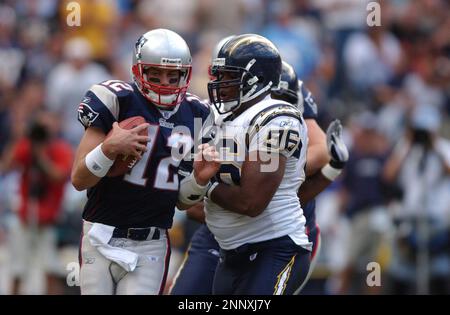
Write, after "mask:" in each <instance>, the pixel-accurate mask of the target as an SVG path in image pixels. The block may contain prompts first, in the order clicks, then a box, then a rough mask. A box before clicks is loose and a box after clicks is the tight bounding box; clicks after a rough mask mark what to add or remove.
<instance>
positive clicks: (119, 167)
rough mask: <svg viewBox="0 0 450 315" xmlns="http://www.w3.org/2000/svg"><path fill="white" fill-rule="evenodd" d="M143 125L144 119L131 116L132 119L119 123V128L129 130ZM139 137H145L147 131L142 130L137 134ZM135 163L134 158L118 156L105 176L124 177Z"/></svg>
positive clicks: (135, 159)
mask: <svg viewBox="0 0 450 315" xmlns="http://www.w3.org/2000/svg"><path fill="white" fill-rule="evenodd" d="M143 123H146V121H145V118H144V117H142V116H133V117H130V118H127V119H125V120H122V121H121V122H119V127H120V128H122V129H126V130H129V129H133V128H134V127H137V126H139V125H141V124H143ZM111 134H112V130H111V131H110V132H109V133H108V135H107V136H106V138H108V137H109V136H110V135H111ZM139 135H141V136H146V135H147V130H146V129H144V130H142V131H141V132H140V133H139ZM137 161H138V159H137V158H136V157H135V156H132V155H123V154H119V155H118V156H117V158H116V160H115V161H114V164H113V165H112V166H111V168H110V169H109V171H108V173H107V174H106V176H108V177H115V176H121V175H124V174H126V173H128V172H129V171H130V170H131V169H132V168H133V167H134V165H136V162H137Z"/></svg>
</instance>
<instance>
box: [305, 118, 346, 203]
mask: <svg viewBox="0 0 450 315" xmlns="http://www.w3.org/2000/svg"><path fill="white" fill-rule="evenodd" d="M308 132H309V129H308ZM326 148H328V150H327V155H329V156H330V157H331V161H330V163H328V164H326V165H325V166H323V167H322V168H321V169H320V170H319V171H317V172H316V173H315V174H314V175H312V176H310V177H308V178H307V180H306V181H305V183H303V185H302V186H301V187H300V190H299V192H298V196H299V198H300V201H301V203H302V204H306V203H308V202H309V201H311V200H312V199H314V198H315V197H316V196H317V195H318V194H319V193H320V192H322V191H323V190H325V188H327V187H328V186H329V185H330V184H331V183H332V182H333V181H334V180H335V179H336V178H337V177H338V176H339V175H340V173H341V172H342V169H343V168H344V166H345V163H346V162H347V160H348V157H349V153H348V149H347V147H346V145H345V143H344V141H343V139H342V125H341V123H340V121H339V120H335V121H333V122H332V123H331V124H330V126H329V127H328V129H327V133H326ZM308 154H309V147H308Z"/></svg>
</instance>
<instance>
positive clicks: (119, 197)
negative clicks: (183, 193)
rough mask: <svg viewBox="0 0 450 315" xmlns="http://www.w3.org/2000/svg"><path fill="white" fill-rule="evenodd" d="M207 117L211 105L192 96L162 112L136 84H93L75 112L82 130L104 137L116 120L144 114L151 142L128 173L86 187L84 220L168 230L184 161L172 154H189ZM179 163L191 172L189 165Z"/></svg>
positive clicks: (125, 226) (104, 178)
mask: <svg viewBox="0 0 450 315" xmlns="http://www.w3.org/2000/svg"><path fill="white" fill-rule="evenodd" d="M208 115H209V107H208V106H207V105H206V104H204V103H202V102H201V101H200V100H199V99H198V98H197V97H195V96H193V95H190V94H187V95H186V98H185V99H184V100H183V102H182V103H181V104H180V105H179V106H178V109H175V110H173V111H160V110H158V108H157V107H156V106H155V105H153V104H151V103H150V102H149V101H148V100H147V99H146V98H144V96H142V94H141V93H140V92H139V90H138V89H137V87H136V86H135V85H134V84H128V83H126V82H123V81H118V80H109V81H106V82H102V83H100V84H96V85H94V86H92V87H91V89H90V90H89V91H88V92H87V93H86V95H85V97H84V98H83V100H82V102H81V104H80V106H79V109H78V120H79V121H80V122H81V123H82V124H83V126H84V127H85V128H88V127H97V128H100V129H101V130H102V131H103V132H104V133H105V134H107V133H108V132H109V131H110V130H111V129H112V124H113V123H114V122H115V121H122V120H125V119H127V118H130V117H132V116H142V117H144V118H145V120H146V121H147V122H148V123H149V124H150V127H149V137H150V139H151V140H150V141H149V143H148V144H147V152H145V153H144V155H143V156H142V158H141V160H139V162H138V163H136V165H135V166H134V167H133V169H132V170H131V171H130V172H128V173H127V174H125V175H121V176H117V177H103V178H102V179H101V180H100V181H99V182H98V183H97V184H96V185H95V186H94V187H92V188H90V189H88V192H87V196H88V201H87V203H86V205H85V207H84V212H83V218H84V219H85V220H88V221H91V222H99V223H103V224H107V225H112V226H116V227H120V228H128V227H148V226H156V227H160V228H170V227H171V226H172V217H173V214H174V208H175V205H176V202H177V200H178V189H179V181H180V178H179V177H178V176H179V168H180V162H181V160H182V156H181V154H176V155H174V154H172V153H173V152H181V151H183V150H182V149H181V148H182V147H184V149H185V151H186V150H187V149H186V148H188V151H189V152H190V150H191V147H192V145H193V139H194V137H196V136H195V134H194V132H199V131H197V129H199V127H201V126H202V123H203V122H204V121H205V119H206V117H207V116H208ZM195 120H197V122H196V124H197V126H196V128H195V131H194V121H195ZM182 164H183V165H184V167H186V165H187V168H189V162H188V163H185V162H183V163H182ZM188 171H189V170H188Z"/></svg>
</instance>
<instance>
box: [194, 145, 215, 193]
mask: <svg viewBox="0 0 450 315" xmlns="http://www.w3.org/2000/svg"><path fill="white" fill-rule="evenodd" d="M198 150H199V151H198V152H197V154H196V155H195V157H194V176H195V180H196V181H197V183H198V184H199V185H206V184H207V183H208V182H209V180H210V179H211V178H212V177H213V176H214V175H216V173H217V171H218V170H219V168H220V160H219V153H218V152H217V151H216V148H215V147H214V146H211V145H209V144H207V143H205V144H201V145H199V146H198Z"/></svg>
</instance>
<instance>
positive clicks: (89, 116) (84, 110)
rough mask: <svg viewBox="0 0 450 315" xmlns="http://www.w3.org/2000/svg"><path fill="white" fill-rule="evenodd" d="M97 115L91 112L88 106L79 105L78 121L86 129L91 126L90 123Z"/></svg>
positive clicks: (93, 111)
mask: <svg viewBox="0 0 450 315" xmlns="http://www.w3.org/2000/svg"><path fill="white" fill-rule="evenodd" d="M97 117H98V113H97V112H96V111H95V110H93V109H92V108H91V107H90V106H89V105H87V104H85V103H81V104H80V106H78V120H79V121H80V122H81V123H82V124H83V126H85V127H86V128H87V127H89V126H90V125H92V123H93V122H94V121H95V120H96V119H97Z"/></svg>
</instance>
